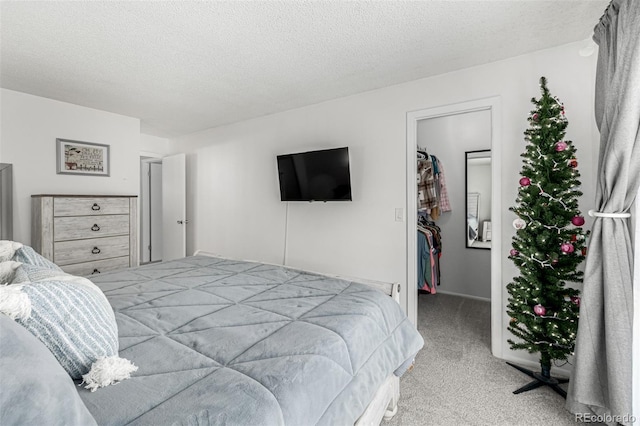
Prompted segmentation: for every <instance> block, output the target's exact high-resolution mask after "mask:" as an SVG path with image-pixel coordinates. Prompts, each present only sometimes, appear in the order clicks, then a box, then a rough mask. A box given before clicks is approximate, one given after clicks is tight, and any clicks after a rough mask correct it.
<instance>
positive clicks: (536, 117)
mask: <svg viewBox="0 0 640 426" xmlns="http://www.w3.org/2000/svg"><path fill="white" fill-rule="evenodd" d="M538 117H539V116H538V114H537V113H536V114H533V117H531V118H533V121H538Z"/></svg>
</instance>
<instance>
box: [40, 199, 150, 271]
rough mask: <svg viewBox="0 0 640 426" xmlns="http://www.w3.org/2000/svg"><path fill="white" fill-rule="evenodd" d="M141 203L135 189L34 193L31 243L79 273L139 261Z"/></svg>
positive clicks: (68, 268) (127, 265)
mask: <svg viewBox="0 0 640 426" xmlns="http://www.w3.org/2000/svg"><path fill="white" fill-rule="evenodd" d="M137 208H138V197H137V196H134V195H49V194H40V195H32V196H31V219H32V224H31V245H32V246H33V248H34V249H35V250H36V251H37V252H38V253H40V254H41V255H42V256H44V257H46V258H47V259H49V260H51V261H53V262H54V263H56V264H57V265H58V266H60V267H61V268H62V269H63V270H64V271H65V272H67V273H69V274H73V275H81V276H87V275H92V274H99V273H101V272H106V271H110V270H115V269H122V268H127V267H129V266H137V265H138V229H137V225H138V216H137Z"/></svg>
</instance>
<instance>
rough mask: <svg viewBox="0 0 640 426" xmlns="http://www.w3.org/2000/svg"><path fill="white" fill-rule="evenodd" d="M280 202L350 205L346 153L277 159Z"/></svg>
mask: <svg viewBox="0 0 640 426" xmlns="http://www.w3.org/2000/svg"><path fill="white" fill-rule="evenodd" d="M278 176H279V178H280V199H281V200H282V201H351V177H350V174H349V149H348V148H346V147H344V148H335V149H325V150H322V151H310V152H299V153H295V154H286V155H278Z"/></svg>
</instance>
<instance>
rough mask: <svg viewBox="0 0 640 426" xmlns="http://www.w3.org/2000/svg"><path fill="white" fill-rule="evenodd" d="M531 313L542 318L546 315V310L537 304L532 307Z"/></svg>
mask: <svg viewBox="0 0 640 426" xmlns="http://www.w3.org/2000/svg"><path fill="white" fill-rule="evenodd" d="M533 312H535V314H536V315H539V316H542V315H544V314H546V313H547V308H545V307H544V306H542V305H541V304H537V305H536V306H534V307H533Z"/></svg>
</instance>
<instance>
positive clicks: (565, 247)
mask: <svg viewBox="0 0 640 426" xmlns="http://www.w3.org/2000/svg"><path fill="white" fill-rule="evenodd" d="M560 250H562V252H563V253H567V254H568V253H573V251H574V250H575V247H573V244H571V243H563V244H562V245H561V246H560Z"/></svg>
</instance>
